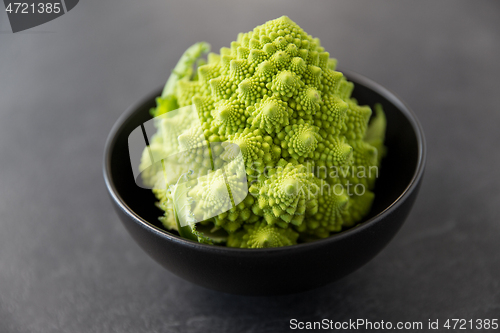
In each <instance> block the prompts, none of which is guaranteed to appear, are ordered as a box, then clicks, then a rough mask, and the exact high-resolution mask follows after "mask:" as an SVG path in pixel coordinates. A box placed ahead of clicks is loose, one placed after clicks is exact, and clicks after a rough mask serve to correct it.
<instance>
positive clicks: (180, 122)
mask: <svg viewBox="0 0 500 333" xmlns="http://www.w3.org/2000/svg"><path fill="white" fill-rule="evenodd" d="M204 52H208V45H207V44H206V43H198V44H195V45H193V46H192V47H191V48H189V49H188V50H187V51H186V52H185V54H184V55H183V57H182V58H181V60H180V61H179V64H178V65H177V66H176V68H175V69H174V71H173V73H172V76H171V77H170V79H169V81H168V82H167V85H166V87H165V90H164V91H163V94H162V97H161V98H158V99H157V107H156V108H154V109H152V110H151V113H152V115H153V116H160V115H164V114H167V113H168V112H170V111H172V110H174V109H178V108H182V107H186V106H189V105H192V106H193V107H194V108H195V109H196V113H195V114H197V115H198V118H199V120H196V122H197V123H198V122H199V126H197V127H196V128H190V125H189V124H192V123H193V119H192V118H193V117H192V114H189V115H188V114H186V116H183V114H182V113H179V114H178V115H176V116H175V117H170V118H166V119H164V120H160V121H158V125H157V128H158V133H157V134H156V135H155V137H154V138H153V140H152V146H151V148H152V149H153V150H155V149H156V150H162V151H165V152H168V151H170V150H171V147H172V146H175V145H177V146H180V147H184V148H185V152H183V153H182V154H180V155H179V156H180V157H179V160H180V161H182V163H191V164H196V163H199V164H200V165H202V168H203V170H205V171H206V170H208V173H206V172H205V174H204V175H203V176H202V177H199V178H198V179H197V180H196V181H194V182H195V183H196V184H195V185H193V186H192V187H191V188H190V189H189V191H188V192H187V193H188V195H189V196H190V200H189V202H191V203H192V207H191V210H192V213H193V216H195V217H197V220H199V221H201V222H200V223H199V224H200V225H203V227H204V230H210V228H211V231H217V232H219V235H220V232H221V231H222V232H224V233H225V235H226V236H227V237H226V238H223V239H224V241H225V242H226V245H227V246H232V247H243V248H261V247H276V246H286V245H293V244H296V243H297V241H298V239H301V240H308V239H316V238H324V237H328V236H329V235H330V234H332V233H335V232H339V231H341V230H342V229H343V228H346V227H351V226H353V225H354V224H356V223H358V222H360V221H361V220H362V219H363V218H364V217H365V216H366V215H367V213H368V212H369V210H370V207H371V204H372V201H373V198H374V194H373V188H374V185H375V178H376V177H377V175H378V169H377V168H378V167H379V165H380V161H381V158H382V155H383V154H384V149H385V147H384V146H383V140H384V135H385V117H384V115H383V112H382V109H381V107H377V115H376V117H375V119H373V120H372V121H371V123H370V124H369V121H370V118H371V115H372V111H371V108H370V107H368V106H359V105H358V103H357V101H356V100H355V99H353V98H351V93H352V91H353V88H354V85H353V84H352V83H351V82H349V81H348V80H347V79H346V77H345V76H344V75H343V74H342V73H341V72H338V71H336V70H335V66H336V63H337V62H336V60H335V59H332V58H330V55H329V53H328V52H326V51H325V50H324V48H323V47H322V46H321V45H320V41H319V39H317V38H313V37H311V36H310V35H308V34H307V33H306V32H304V30H302V29H301V28H300V27H299V26H298V25H297V24H296V23H294V22H293V21H292V20H291V19H289V18H288V17H287V16H282V17H280V18H278V19H275V20H272V21H268V22H266V23H265V24H263V25H260V26H258V27H256V28H255V29H253V30H252V31H250V32H247V33H240V34H239V35H238V37H237V40H236V41H234V42H232V43H231V45H230V47H229V48H225V47H223V48H222V49H221V50H220V54H215V53H210V54H208V59H207V61H206V62H205V61H204V62H198V63H196V61H197V59H198V58H199V57H200V55H201V54H202V53H204ZM372 124H373V125H372ZM200 138H201V139H200ZM220 142H222V144H220ZM215 143H219V144H218V145H217V146H214V145H213V144H215ZM204 144H205V146H204ZM206 146H208V147H211V148H210V149H205V151H203V147H206ZM147 154H148V153H147V152H146V151H145V153H144V156H143V159H145V158H146V157H147ZM200 155H203V156H200ZM237 156H242V159H243V160H242V163H241V165H242V167H241V166H240V167H236V166H234V165H233V166H231V165H229V166H228V167H224V168H223V167H221V166H223V165H225V163H232V162H231V161H233V160H234V159H235V158H237ZM207 161H208V162H207ZM210 161H212V162H210ZM200 168H201V166H200ZM210 168H212V169H213V170H212V172H211V171H210ZM165 172H166V173H167V174H168V173H169V172H170V173H171V174H172V173H173V174H175V171H172V170H166V171H165V170H162V169H161V168H160V167H158V166H156V168H150V169H148V170H147V172H144V173H143V177H144V180H145V183H148V184H153V183H158V182H160V181H159V179H161V178H162V173H165ZM242 175H243V176H246V182H245V184H244V186H243V185H242V184H239V183H238V182H239V181H240V180H241V179H242ZM171 178H172V177H171ZM171 178H169V177H167V179H171ZM174 178H175V177H174ZM243 178H245V177H243ZM169 185H171V184H170V183H168V182H167V184H166V187H167V188H168V186H169ZM154 192H155V194H156V196H157V198H158V200H159V204H158V206H159V207H160V208H162V209H164V211H165V215H164V216H163V217H162V218H161V220H162V221H163V222H164V225H165V227H166V228H168V229H176V224H175V223H173V221H175V219H174V218H173V217H172V214H174V213H173V210H172V209H169V208H170V207H171V204H168V202H169V196H168V193H167V192H168V191H165V190H163V191H162V190H158V189H156V190H155V191H154ZM236 198H238V200H236ZM214 215H215V216H214ZM209 233H210V232H205V234H204V236H203V237H204V238H203V241H205V242H206V239H207V238H208V239H209V237H210V236H209ZM205 237H206V238H205ZM199 239H200V238H199ZM220 239H221V238H220V237H219V238H218V242H217V243H220ZM200 240H201V239H200Z"/></svg>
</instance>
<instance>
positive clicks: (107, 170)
mask: <svg viewBox="0 0 500 333" xmlns="http://www.w3.org/2000/svg"><path fill="white" fill-rule="evenodd" d="M343 73H344V74H345V75H346V77H347V78H348V79H349V80H350V81H352V82H353V83H354V84H355V89H354V92H353V95H352V96H353V97H354V98H356V99H357V100H358V102H359V104H360V105H369V106H372V107H373V105H374V104H376V103H380V104H382V106H383V108H384V111H385V114H386V117H387V133H386V142H385V145H386V146H387V149H388V154H387V156H386V157H385V158H384V159H383V161H382V165H381V167H380V172H379V178H378V179H377V181H376V185H375V200H374V203H373V206H372V209H371V212H370V213H369V215H368V216H367V217H365V219H364V220H363V222H361V223H359V224H358V225H356V226H355V227H353V228H351V229H348V230H345V231H342V232H340V233H338V234H335V235H332V236H330V237H328V238H326V239H322V240H318V241H314V242H310V243H304V244H298V245H293V246H288V247H280V248H269V249H235V248H227V247H222V246H214V245H205V244H199V243H196V242H193V241H190V240H187V239H183V238H181V237H179V236H177V235H175V234H172V233H170V232H168V231H166V230H164V229H163V228H162V226H161V223H160V222H159V221H158V217H159V216H161V215H162V212H161V211H160V210H159V209H157V208H156V207H155V205H154V202H155V201H156V199H155V197H154V195H153V194H152V192H151V190H148V189H143V188H140V187H138V186H137V185H136V184H135V179H134V176H133V172H132V167H131V163H130V158H129V153H128V136H129V134H130V133H131V132H132V131H133V130H134V129H135V128H136V127H138V126H140V125H141V124H142V123H144V122H146V121H148V120H149V119H151V116H150V114H149V109H150V108H152V107H154V106H155V98H156V97H157V96H159V95H160V93H161V91H160V89H158V90H157V91H155V92H154V93H152V94H151V95H149V96H148V97H146V98H145V99H143V100H142V101H140V102H139V103H137V104H135V105H134V106H132V107H131V108H130V109H128V111H126V112H125V113H124V114H123V115H122V116H121V117H120V118H119V119H118V121H117V122H116V124H115V125H114V127H113V129H112V130H111V133H110V135H109V137H108V140H107V143H106V148H105V154H104V166H103V172H104V179H105V182H106V187H107V189H108V191H109V194H110V196H111V201H112V203H113V206H114V208H115V209H116V212H117V213H118V215H119V217H120V219H121V221H122V222H123V224H124V225H125V227H126V229H127V230H128V232H129V233H130V235H131V236H132V237H133V238H134V239H135V241H136V242H137V243H138V244H139V245H140V246H141V247H142V248H143V249H144V250H145V251H146V252H147V253H148V254H149V255H150V256H151V257H152V258H153V259H155V260H156V261H157V262H158V263H160V264H161V265H163V266H164V267H165V268H167V269H168V270H170V271H171V272H172V273H174V274H176V275H178V276H180V277H182V278H185V279H186V280H189V281H191V282H193V283H196V284H198V285H201V286H204V287H207V288H210V289H215V290H219V291H223V292H228V293H233V294H243V295H275V294H287V293H296V292H301V291H306V290H309V289H313V288H317V287H320V286H323V285H326V284H328V283H330V282H333V281H335V280H337V279H339V278H341V277H343V276H345V275H347V274H349V273H351V272H353V271H354V270H356V269H358V268H360V267H361V266H363V265H364V264H366V263H367V262H368V261H369V260H371V259H372V258H373V257H374V256H375V255H377V254H378V253H379V252H380V251H381V250H382V249H383V248H384V247H385V246H386V245H387V244H388V243H389V241H390V240H391V239H392V238H393V236H394V235H395V234H396V232H397V231H398V230H399V228H400V227H401V225H402V224H403V222H404V221H405V219H406V217H407V215H408V213H409V211H410V210H411V207H412V205H413V202H414V201H415V198H416V196H417V193H418V189H419V186H420V182H421V180H422V176H423V172H424V165H425V140H424V134H423V131H422V128H421V126H420V124H419V122H418V120H417V119H416V117H415V115H414V114H413V112H412V111H410V109H409V108H408V107H407V106H406V105H405V104H404V103H403V102H402V101H401V100H400V99H399V98H398V97H396V96H395V95H394V94H393V93H391V92H390V91H388V90H387V89H385V88H383V87H382V86H380V85H379V84H377V83H375V82H373V81H371V80H369V79H367V78H365V77H363V76H361V75H359V74H356V73H352V72H347V71H344V72H343Z"/></svg>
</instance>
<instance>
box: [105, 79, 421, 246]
mask: <svg viewBox="0 0 500 333" xmlns="http://www.w3.org/2000/svg"><path fill="white" fill-rule="evenodd" d="M340 71H341V72H342V73H344V74H345V76H346V77H347V78H348V79H349V80H350V81H353V82H354V84H356V83H359V84H362V85H364V86H365V87H366V88H368V89H370V90H372V91H374V92H375V93H377V94H379V95H381V96H382V97H384V98H385V99H387V100H388V101H389V102H391V103H392V104H393V105H394V106H396V108H397V109H398V111H400V112H401V113H403V115H404V116H405V118H406V119H407V120H408V121H409V123H410V125H411V127H412V129H413V131H414V133H415V136H416V140H417V146H418V159H417V166H416V168H415V172H414V173H413V176H412V178H411V180H410V182H409V183H408V185H407V186H406V188H405V189H404V191H403V192H402V193H401V194H400V195H399V196H398V197H397V198H396V199H395V200H394V201H393V202H392V203H391V204H390V205H389V206H387V207H386V208H385V209H384V210H382V211H381V212H380V213H378V214H377V215H375V216H373V217H372V218H370V219H368V220H366V221H364V222H362V223H360V224H358V225H356V226H354V227H352V228H350V229H348V230H345V231H342V232H340V233H338V234H334V235H331V236H329V237H327V238H324V239H320V240H316V241H313V242H309V243H301V244H296V245H291V246H284V247H276V248H264V249H240V248H231V247H225V246H214V245H209V244H201V243H197V242H194V241H192V240H188V239H185V238H182V237H180V236H177V235H174V234H171V233H169V232H168V231H166V230H164V229H160V228H158V227H156V226H154V225H153V224H151V223H149V222H148V221H146V220H145V219H144V218H142V217H141V216H139V215H138V214H137V213H136V212H134V211H133V210H132V209H131V208H130V207H129V206H128V205H127V203H126V202H125V200H123V198H122V197H121V195H120V194H119V193H118V191H117V189H116V187H115V184H114V183H113V182H112V181H111V151H112V147H114V146H115V143H116V140H117V133H118V131H119V130H120V129H121V128H122V127H123V126H124V125H125V123H126V121H127V120H128V119H129V118H130V116H132V115H133V114H134V113H135V112H137V109H138V108H139V107H141V106H142V105H143V104H145V103H147V102H148V101H150V100H151V99H152V98H155V97H157V96H158V90H159V89H156V90H155V91H154V92H153V93H150V94H148V95H147V96H146V97H143V98H142V99H140V100H139V101H138V102H136V103H134V104H133V105H132V106H130V107H129V108H128V109H127V111H125V112H124V113H123V114H122V115H121V116H120V117H119V118H118V120H117V121H116V122H115V124H114V125H113V127H112V129H111V131H110V133H109V135H108V138H107V140H106V145H105V149H104V163H103V175H104V180H105V183H106V188H107V190H108V192H109V194H110V195H111V198H112V200H113V201H114V202H115V203H116V204H117V205H118V206H119V208H120V209H121V210H122V211H123V212H124V213H125V214H126V215H127V216H128V217H130V218H132V220H133V221H134V222H135V223H137V224H139V225H140V226H141V227H143V228H145V229H146V230H148V231H149V232H152V233H154V234H156V235H157V236H160V237H161V238H163V239H165V240H167V241H172V242H175V243H178V244H179V245H182V246H187V247H190V248H194V249H197V250H201V251H211V252H217V253H226V254H239V255H252V254H254V255H256V254H257V253H259V254H263V253H264V254H265V253H274V254H276V253H281V252H294V251H301V250H306V249H313V248H317V247H322V246H325V245H327V244H328V243H331V242H337V241H339V240H341V239H344V238H347V237H350V236H352V235H353V234H355V233H358V232H363V230H365V229H367V228H369V227H370V226H372V225H373V224H375V223H378V222H380V221H381V220H383V219H384V216H386V215H389V214H391V213H392V212H393V211H395V210H396V209H397V208H398V207H399V206H400V205H401V204H403V202H404V201H405V199H406V198H407V197H409V196H410V195H411V194H412V193H413V191H415V189H416V187H417V185H418V184H419V182H420V180H421V178H422V176H423V173H424V169H425V160H426V143H425V137H424V132H423V129H422V126H421V124H420V122H419V121H418V119H417V117H416V115H415V113H414V112H413V111H412V110H411V109H410V108H409V107H408V106H407V105H406V104H405V103H404V102H403V101H402V100H401V99H400V98H399V97H398V96H397V95H396V94H395V93H394V92H392V91H391V90H389V89H387V88H385V87H383V86H381V85H380V84H378V83H376V82H374V81H372V80H370V79H368V78H366V77H365V76H363V75H360V74H358V73H356V72H352V71H347V70H340Z"/></svg>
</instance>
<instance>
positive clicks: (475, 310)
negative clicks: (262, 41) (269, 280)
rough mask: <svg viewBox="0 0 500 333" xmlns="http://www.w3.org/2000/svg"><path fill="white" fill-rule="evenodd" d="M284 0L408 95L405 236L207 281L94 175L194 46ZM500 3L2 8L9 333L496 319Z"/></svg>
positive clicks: (1, 173) (277, 9) (1, 234)
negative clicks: (143, 244) (370, 253)
mask: <svg viewBox="0 0 500 333" xmlns="http://www.w3.org/2000/svg"><path fill="white" fill-rule="evenodd" d="M284 14H286V15H288V16H290V18H291V19H292V20H294V21H295V22H297V23H298V24H299V25H300V26H301V27H302V28H304V30H305V31H307V32H308V33H309V34H311V35H313V36H315V37H319V38H320V39H321V41H322V45H323V46H324V47H325V49H326V50H327V51H329V52H330V54H331V55H332V56H334V57H336V58H337V59H338V60H339V66H340V68H345V69H350V70H353V71H356V72H359V73H361V74H363V75H365V76H367V77H369V78H371V79H373V80H375V81H376V82H379V83H381V84H382V85H384V86H386V87H387V88H389V89H391V90H393V91H395V92H396V93H397V94H398V95H400V96H401V97H402V98H403V100H405V101H406V102H407V103H408V104H409V105H410V107H412V108H413V110H414V111H415V113H416V114H417V116H418V118H419V119H420V121H421V123H422V125H423V128H424V131H425V133H426V138H427V144H428V159H427V169H426V175H425V178H424V182H423V184H422V188H421V192H420V196H419V198H418V199H417V202H416V204H415V206H414V209H413V211H412V213H411V214H410V216H409V218H408V220H407V222H406V224H405V225H404V226H403V228H402V229H401V231H400V232H399V234H398V235H397V236H396V238H395V239H394V240H393V241H392V242H391V243H390V244H389V246H388V247H387V248H386V249H385V250H384V251H383V252H382V253H381V254H380V255H378V256H377V257H376V258H375V259H374V260H373V261H371V262H370V263H368V264H367V265H366V266H364V267H363V268H361V269H360V270H358V271H356V272H355V273H353V274H351V275H350V276H348V277H346V278H344V279H342V280H340V281H338V282H336V283H334V284H331V285H329V286H327V287H324V288H321V289H318V290H314V291H311V292H307V293H303V294H297V295H290V296H281V297H269V298H268V297H259V298H249V297H240V296H233V295H227V294H222V293H218V292H215V291H211V290H206V289H204V288H201V287H198V286H196V285H193V284H191V283H189V282H186V281H184V280H182V279H180V278H178V277H176V276H174V275H173V274H171V273H169V272H168V271H166V270H164V269H163V268H162V267H160V266H159V265H158V264H156V263H155V262H153V261H152V260H151V259H150V258H149V257H148V256H147V255H146V254H145V253H144V252H143V251H142V250H141V249H140V248H139V247H138V246H137V245H136V244H135V242H134V241H133V240H132V239H131V238H130V237H129V235H128V234H127V233H126V231H125V229H124V228H123V226H122V225H121V223H120V222H119V220H118V218H117V216H116V215H115V213H114V211H113V210H112V207H111V204H110V200H109V199H108V196H107V193H106V189H105V186H104V181H103V178H102V174H101V165H102V156H103V148H104V143H105V140H106V137H107V135H108V133H109V131H110V129H111V127H112V125H113V123H114V122H115V121H116V120H117V118H118V117H119V116H120V114H121V113H122V112H124V110H125V109H126V108H127V107H128V106H129V105H130V104H132V103H134V102H136V101H137V100H138V99H140V98H142V97H143V96H144V95H145V94H147V93H149V92H150V91H152V90H153V89H155V88H157V87H158V86H159V85H161V84H162V83H164V82H165V81H166V79H167V78H168V76H169V73H170V70H171V69H172V67H173V66H174V65H175V63H176V62H177V59H178V58H179V56H180V55H181V54H182V53H183V51H184V50H185V49H186V48H187V47H188V46H190V45H191V44H193V43H195V42H197V41H202V40H205V41H208V42H210V43H211V44H212V47H213V50H215V51H217V50H218V49H219V48H220V47H222V46H229V45H230V42H231V41H233V40H235V39H236V35H237V33H238V32H247V31H249V30H251V29H253V27H254V26H256V25H259V24H262V23H264V22H265V21H267V20H269V19H274V18H276V17H279V16H281V15H284ZM499 14H500V2H499V1H455V0H446V1H444V0H441V1H434V0H427V1H413V2H410V1H380V0H379V1H373V0H366V1H358V0H354V1H353V0H349V1H348V0H344V1H309V0H307V1H269V0H265V1H229V0H228V1H213V0H212V1H206V0H199V1H165V0H163V1H161V0H155V1H135V0H127V1H124V0H113V1H111V0H106V1H102V0H87V1H81V2H80V3H79V4H78V5H77V6H76V7H75V8H74V9H73V10H72V11H71V12H69V13H68V14H66V15H63V16H61V17H59V18H57V19H56V20H54V21H51V22H48V23H46V24H44V25H41V26H39V27H36V28H33V29H30V30H28V31H26V32H21V33H16V34H13V33H12V32H11V30H10V26H9V24H8V21H7V15H6V13H5V12H0V332H2V333H4V332H5V333H11V332H23V333H24V332H281V331H287V330H288V326H289V320H290V319H291V318H297V319H298V320H303V321H312V320H321V319H323V318H328V319H332V320H335V321H345V320H349V319H353V320H355V319H358V318H365V319H369V320H372V321H380V320H384V321H392V322H394V323H395V322H397V321H423V322H425V323H427V320H428V319H440V320H441V321H444V320H446V319H448V318H464V319H467V320H468V319H477V318H490V319H492V318H499V319H500V286H499V283H500V282H499V281H500V279H499V278H500V237H499V236H500V223H499V222H500V191H499V188H500V176H499V170H500V168H499V167H500V152H499V142H500V131H499V130H498V129H499V127H500V126H499V125H500V112H499V111H500V110H499V101H498V96H499V87H500V83H499V80H500V61H499V59H500V20H499V17H500V15H499ZM328 264H329V263H328V262H325V265H328ZM249 269H251V268H249Z"/></svg>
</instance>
